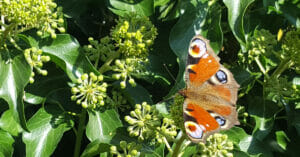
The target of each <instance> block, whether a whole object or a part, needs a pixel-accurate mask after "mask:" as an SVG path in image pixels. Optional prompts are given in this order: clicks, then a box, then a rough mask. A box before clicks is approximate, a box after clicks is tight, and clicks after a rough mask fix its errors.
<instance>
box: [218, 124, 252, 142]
mask: <svg viewBox="0 0 300 157" xmlns="http://www.w3.org/2000/svg"><path fill="white" fill-rule="evenodd" d="M223 133H224V134H226V135H228V139H229V140H230V141H232V142H233V143H235V144H238V143H239V142H240V141H241V140H242V139H244V138H246V137H248V136H249V135H248V134H247V133H246V132H245V131H244V130H243V129H242V128H239V127H232V128H231V129H229V130H226V131H223Z"/></svg>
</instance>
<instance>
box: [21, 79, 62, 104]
mask: <svg viewBox="0 0 300 157" xmlns="http://www.w3.org/2000/svg"><path fill="white" fill-rule="evenodd" d="M67 81H68V77H67V76H66V75H58V74H57V73H55V76H51V75H50V76H49V75H48V76H47V77H46V78H44V77H43V78H42V79H40V80H35V82H34V84H31V85H29V86H27V87H26V93H25V101H26V102H28V103H30V104H42V103H43V102H45V101H46V97H47V96H48V95H49V94H50V93H51V92H53V91H55V90H57V89H61V88H66V87H68V86H67ZM40 87H43V88H40Z"/></svg>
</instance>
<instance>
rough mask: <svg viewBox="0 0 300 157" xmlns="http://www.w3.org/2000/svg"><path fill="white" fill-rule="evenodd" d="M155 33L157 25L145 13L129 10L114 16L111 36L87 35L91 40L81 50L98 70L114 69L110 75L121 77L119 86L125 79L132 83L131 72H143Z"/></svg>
mask: <svg viewBox="0 0 300 157" xmlns="http://www.w3.org/2000/svg"><path fill="white" fill-rule="evenodd" d="M156 35H157V32H156V28H155V27H154V25H153V24H152V23H151V22H150V21H149V19H148V18H147V17H139V16H138V15H135V14H130V15H127V16H125V17H121V18H119V20H117V25H116V26H115V27H114V28H113V29H112V30H111V33H110V36H111V37H109V36H105V37H103V38H102V39H101V40H100V42H98V41H97V40H94V39H93V38H89V42H90V44H89V45H87V46H84V50H85V52H86V54H87V56H88V57H89V59H90V60H91V61H92V62H93V63H94V66H95V67H97V68H99V72H100V73H102V74H104V73H105V72H107V71H114V72H115V73H114V74H113V75H112V78H114V79H116V80H120V86H121V88H125V87H126V83H127V82H129V83H130V84H131V85H132V86H135V85H136V83H135V80H134V78H133V76H134V75H137V74H139V75H140V74H141V73H143V72H145V70H146V69H145V65H146V64H147V62H148V59H147V57H148V53H149V50H150V47H151V46H152V44H153V43H154V39H155V37H156ZM112 63H114V65H111V64H112Z"/></svg>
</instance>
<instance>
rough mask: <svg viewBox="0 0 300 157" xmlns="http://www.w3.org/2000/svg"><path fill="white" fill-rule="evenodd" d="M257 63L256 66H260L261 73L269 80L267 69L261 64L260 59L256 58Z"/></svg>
mask: <svg viewBox="0 0 300 157" xmlns="http://www.w3.org/2000/svg"><path fill="white" fill-rule="evenodd" d="M255 62H256V64H257V65H258V67H259V69H260V71H261V72H262V73H263V74H264V75H265V76H266V77H267V78H269V75H268V73H267V71H266V69H265V68H264V66H263V65H262V64H261V62H260V60H259V58H258V57H255Z"/></svg>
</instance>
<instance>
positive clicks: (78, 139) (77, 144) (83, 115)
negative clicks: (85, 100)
mask: <svg viewBox="0 0 300 157" xmlns="http://www.w3.org/2000/svg"><path fill="white" fill-rule="evenodd" d="M85 119H86V109H85V108H82V109H81V114H80V116H79V124H78V131H77V134H76V142H75V149H74V157H79V155H80V147H81V141H82V136H83V132H84V129H85Z"/></svg>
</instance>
